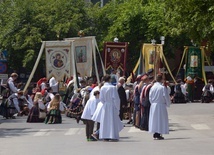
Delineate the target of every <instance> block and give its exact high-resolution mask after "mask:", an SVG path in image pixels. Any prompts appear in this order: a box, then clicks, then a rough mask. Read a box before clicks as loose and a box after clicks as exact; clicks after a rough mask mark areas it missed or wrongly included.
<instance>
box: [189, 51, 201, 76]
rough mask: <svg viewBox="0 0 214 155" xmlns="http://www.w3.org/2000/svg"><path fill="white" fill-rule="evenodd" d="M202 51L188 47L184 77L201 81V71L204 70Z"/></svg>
mask: <svg viewBox="0 0 214 155" xmlns="http://www.w3.org/2000/svg"><path fill="white" fill-rule="evenodd" d="M202 55H203V54H202V51H201V49H200V48H199V47H188V48H187V57H186V63H187V64H186V76H188V75H189V76H191V77H192V78H194V77H195V76H196V77H199V78H201V79H203V75H202V69H203V68H204V62H203V61H204V60H203V56H202Z"/></svg>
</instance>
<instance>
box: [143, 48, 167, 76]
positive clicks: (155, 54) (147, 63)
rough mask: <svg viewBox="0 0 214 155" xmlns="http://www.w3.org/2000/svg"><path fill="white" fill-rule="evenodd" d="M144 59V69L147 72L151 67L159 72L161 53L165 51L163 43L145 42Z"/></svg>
mask: <svg viewBox="0 0 214 155" xmlns="http://www.w3.org/2000/svg"><path fill="white" fill-rule="evenodd" d="M142 52H143V59H144V71H145V72H147V71H148V70H149V69H152V68H153V69H154V70H155V71H157V72H156V73H158V71H159V69H160V67H161V59H162V57H161V54H160V53H163V46H162V44H155V45H152V44H143V49H142Z"/></svg>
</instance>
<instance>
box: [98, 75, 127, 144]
mask: <svg viewBox="0 0 214 155" xmlns="http://www.w3.org/2000/svg"><path fill="white" fill-rule="evenodd" d="M110 80H111V76H110V75H105V77H104V81H105V83H104V85H103V86H102V87H101V89H100V101H101V102H102V103H103V107H102V110H101V116H100V131H99V139H103V140H114V141H117V140H119V132H120V131H121V130H122V129H123V124H122V122H121V121H120V118H119V111H120V98H119V95H118V91H117V88H116V87H115V86H113V85H112V84H111V83H110Z"/></svg>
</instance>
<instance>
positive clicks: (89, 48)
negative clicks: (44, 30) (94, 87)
mask: <svg viewBox="0 0 214 155" xmlns="http://www.w3.org/2000/svg"><path fill="white" fill-rule="evenodd" d="M93 39H94V38H93V37H77V38H65V41H69V40H70V41H74V43H73V46H74V54H73V56H74V58H71V60H75V61H76V68H77V72H78V73H80V76H82V77H85V76H87V77H90V76H91V74H92V65H93V60H92V58H93V56H92V54H93V53H92V52H93V46H94V45H93V41H92V40H93ZM71 57H72V55H71ZM71 69H72V67H71ZM71 73H72V74H73V73H74V71H73V70H71Z"/></svg>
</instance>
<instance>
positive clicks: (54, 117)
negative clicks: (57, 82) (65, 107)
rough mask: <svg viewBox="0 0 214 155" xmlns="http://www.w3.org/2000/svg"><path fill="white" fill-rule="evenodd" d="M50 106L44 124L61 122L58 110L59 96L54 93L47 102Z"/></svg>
mask: <svg viewBox="0 0 214 155" xmlns="http://www.w3.org/2000/svg"><path fill="white" fill-rule="evenodd" d="M49 105H50V108H49V112H48V114H47V117H46V119H45V124H57V123H62V116H61V111H60V106H61V96H60V95H59V94H56V95H55V96H54V98H53V99H52V100H51V101H50V103H49Z"/></svg>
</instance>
